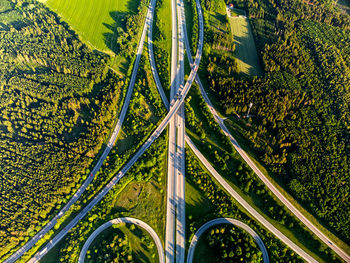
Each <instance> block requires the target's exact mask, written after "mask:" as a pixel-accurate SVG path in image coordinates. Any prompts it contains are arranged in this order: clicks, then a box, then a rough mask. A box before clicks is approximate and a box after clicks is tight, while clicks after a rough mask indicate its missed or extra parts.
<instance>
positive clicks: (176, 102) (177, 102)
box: [9, 0, 203, 262]
mask: <svg viewBox="0 0 350 263" xmlns="http://www.w3.org/2000/svg"><path fill="white" fill-rule="evenodd" d="M154 6H155V0H151V3H150V8H149V11H148V13H147V20H146V21H147V24H148V25H150V24H151V23H152V21H153V10H154ZM202 48H203V32H202V33H200V38H199V41H198V49H197V53H196V57H195V60H194V66H193V68H192V70H191V73H190V75H189V77H188V80H187V82H186V84H185V86H184V87H183V88H182V89H180V90H179V91H178V92H177V94H176V95H175V98H174V99H173V100H172V101H171V102H170V108H171V110H170V111H169V112H168V114H167V115H166V116H165V118H164V119H163V121H162V122H161V123H160V124H159V126H158V127H157V128H156V129H155V131H154V132H153V133H152V134H151V136H150V137H149V138H148V139H147V141H146V142H145V143H144V144H143V145H142V146H141V147H140V148H139V150H138V151H137V152H136V154H135V155H134V156H133V157H132V158H131V159H130V160H129V161H128V162H127V163H126V164H125V165H124V166H123V168H122V169H121V170H120V171H119V172H118V174H117V175H116V176H114V177H113V179H112V180H111V181H110V182H109V183H108V184H107V185H106V186H105V187H104V188H103V189H102V190H101V191H100V192H99V193H98V194H97V195H96V196H95V197H94V198H93V200H92V201H91V202H90V203H89V204H88V205H87V206H86V207H85V208H84V209H83V210H82V211H81V212H80V213H79V214H78V215H77V216H76V217H75V218H74V219H72V220H71V221H70V222H69V223H68V225H67V226H66V227H65V228H64V229H63V230H61V231H60V232H59V233H58V234H57V235H56V236H55V237H54V238H53V239H52V240H51V241H50V242H49V243H47V244H46V245H45V246H44V247H43V248H42V249H40V251H38V252H37V253H36V254H35V255H34V256H33V258H32V259H31V260H30V261H29V262H36V261H38V260H40V259H41V258H42V257H43V256H44V255H45V254H46V253H47V252H48V251H49V250H50V249H51V248H53V247H54V246H55V245H56V244H57V243H58V242H59V241H60V240H61V239H62V238H63V237H64V236H65V235H66V234H67V233H68V231H70V230H71V229H72V228H73V227H74V226H75V225H76V224H77V223H78V222H79V221H80V220H81V219H82V218H83V217H84V216H85V215H86V214H87V213H88V212H89V211H90V210H91V209H92V208H93V207H94V206H95V205H96V204H97V203H98V202H99V201H100V200H101V199H102V198H103V197H104V196H105V195H106V194H107V193H108V192H109V190H111V189H112V187H113V186H114V185H115V184H117V183H118V182H119V180H120V178H122V177H123V176H124V175H125V174H126V172H127V171H128V170H129V169H130V168H131V166H132V165H133V164H134V163H135V162H136V161H137V160H138V159H139V158H140V156H141V155H142V154H143V153H144V152H145V151H146V150H147V149H148V148H149V146H150V145H151V144H152V143H153V141H154V140H156V139H157V138H158V137H159V135H160V134H161V133H162V131H163V130H164V129H165V128H166V126H167V125H168V123H169V121H170V120H171V118H172V117H173V116H174V115H175V113H176V112H177V111H178V110H179V108H180V106H181V105H182V104H183V102H184V99H185V97H186V95H187V93H188V91H189V89H190V87H191V85H192V83H193V81H194V78H195V76H196V74H197V71H198V66H199V63H200V60H201V57H202ZM9 262H10V261H9ZM12 262H13V261H12Z"/></svg>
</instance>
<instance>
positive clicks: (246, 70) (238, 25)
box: [229, 16, 261, 76]
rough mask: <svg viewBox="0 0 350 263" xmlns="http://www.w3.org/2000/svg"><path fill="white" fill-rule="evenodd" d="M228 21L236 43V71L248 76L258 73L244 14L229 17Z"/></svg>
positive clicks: (250, 30) (256, 58) (252, 42)
mask: <svg viewBox="0 0 350 263" xmlns="http://www.w3.org/2000/svg"><path fill="white" fill-rule="evenodd" d="M229 21H230V25H231V31H232V34H233V38H234V41H235V45H236V49H235V50H236V51H235V53H236V62H237V65H238V72H240V73H243V74H245V75H248V76H257V75H260V74H261V69H260V65H259V59H258V54H257V52H256V47H255V42H254V37H253V33H252V29H251V27H250V24H249V20H248V18H246V17H245V16H237V17H229Z"/></svg>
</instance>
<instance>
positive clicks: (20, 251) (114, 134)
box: [4, 5, 154, 263]
mask: <svg viewBox="0 0 350 263" xmlns="http://www.w3.org/2000/svg"><path fill="white" fill-rule="evenodd" d="M153 9H154V7H152V6H151V5H150V7H149V10H148V13H147V16H146V22H145V25H144V28H143V31H142V35H141V39H140V41H139V45H138V49H137V54H136V60H135V62H134V67H133V71H132V75H131V79H130V83H129V86H128V91H127V94H126V97H125V99H124V104H123V107H122V111H121V113H120V115H119V118H118V120H117V123H116V125H115V127H114V130H113V132H112V135H111V137H110V139H109V140H108V143H107V146H106V148H105V149H104V151H103V153H102V155H101V157H100V158H99V160H98V161H97V163H96V165H95V166H94V168H93V169H92V172H91V173H90V174H89V176H88V177H87V179H86V180H85V181H84V183H83V184H82V185H81V186H80V187H79V189H78V190H77V191H76V192H75V194H74V195H73V196H72V197H71V199H70V200H69V201H68V202H67V204H66V205H65V206H64V207H63V208H62V209H61V210H60V211H59V212H58V214H57V215H56V216H54V217H53V218H52V219H51V220H50V222H49V223H47V224H46V225H45V226H44V227H43V228H42V229H41V230H40V231H39V232H38V233H37V234H36V235H35V236H33V237H32V238H31V239H30V240H29V241H28V242H27V243H26V244H25V245H24V246H22V247H21V248H20V249H18V250H17V251H16V252H15V253H14V254H12V255H11V256H10V257H9V258H7V259H6V260H5V261H4V263H10V262H15V261H16V260H17V259H19V258H20V257H21V256H22V255H23V254H24V253H25V252H27V251H28V250H29V249H30V248H32V247H33V246H34V245H35V244H36V243H37V242H38V241H39V240H40V239H41V238H42V237H43V236H44V235H45V234H46V233H47V232H49V231H50V230H51V229H52V228H53V227H54V226H55V225H56V223H57V221H58V220H59V219H60V218H61V217H63V216H64V214H65V213H66V212H67V211H68V210H69V208H70V207H71V206H72V205H73V204H74V203H75V202H76V201H77V200H78V199H79V197H80V196H81V195H82V194H83V193H84V191H85V190H86V188H87V187H88V185H89V184H90V183H91V182H92V180H93V179H94V177H95V175H96V173H97V171H98V170H99V169H100V168H101V166H102V164H103V162H104V161H105V159H106V158H107V156H108V154H109V152H110V151H111V149H112V147H113V145H114V143H115V141H116V139H117V137H118V134H119V131H120V129H121V127H122V125H123V122H124V119H125V115H126V113H127V110H128V107H129V102H130V99H131V95H132V92H133V87H134V85H135V81H136V76H137V71H138V67H139V63H140V59H141V55H142V50H143V45H144V42H145V37H146V32H147V29H148V26H149V24H150V21H152V20H153V16H152V14H153ZM151 16H152V17H151Z"/></svg>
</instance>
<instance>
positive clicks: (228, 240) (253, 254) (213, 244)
mask: <svg viewBox="0 0 350 263" xmlns="http://www.w3.org/2000/svg"><path fill="white" fill-rule="evenodd" d="M194 258H200V259H201V263H224V262H262V261H263V258H262V252H261V251H260V250H259V247H258V246H257V244H256V243H255V241H254V239H253V237H252V236H250V235H249V234H248V233H246V232H245V231H244V230H242V229H240V228H238V227H235V226H232V225H228V224H223V225H218V226H214V227H212V228H210V229H208V230H207V231H206V232H205V233H203V235H202V236H201V237H200V239H199V241H198V244H197V246H196V249H195V254H194Z"/></svg>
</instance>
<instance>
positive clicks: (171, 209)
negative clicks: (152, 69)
mask: <svg viewBox="0 0 350 263" xmlns="http://www.w3.org/2000/svg"><path fill="white" fill-rule="evenodd" d="M175 2H176V0H171V17H172V22H171V24H172V37H171V73H170V84H171V86H170V100H173V99H174V98H175V94H176V92H177V90H178V85H179V76H178V72H177V59H178V58H177V52H178V51H177V46H178V45H177V44H178V43H177V42H178V39H177V34H178V32H177V19H176V3H175ZM171 110H172V106H170V111H171ZM175 116H176V115H175ZM168 139H169V143H168V178H167V200H166V206H167V209H166V225H165V260H166V262H167V263H173V262H174V258H175V219H176V205H175V185H176V181H175V180H176V178H175V174H176V170H177V169H176V118H175V117H174V118H172V119H171V120H170V122H169V138H168Z"/></svg>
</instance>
